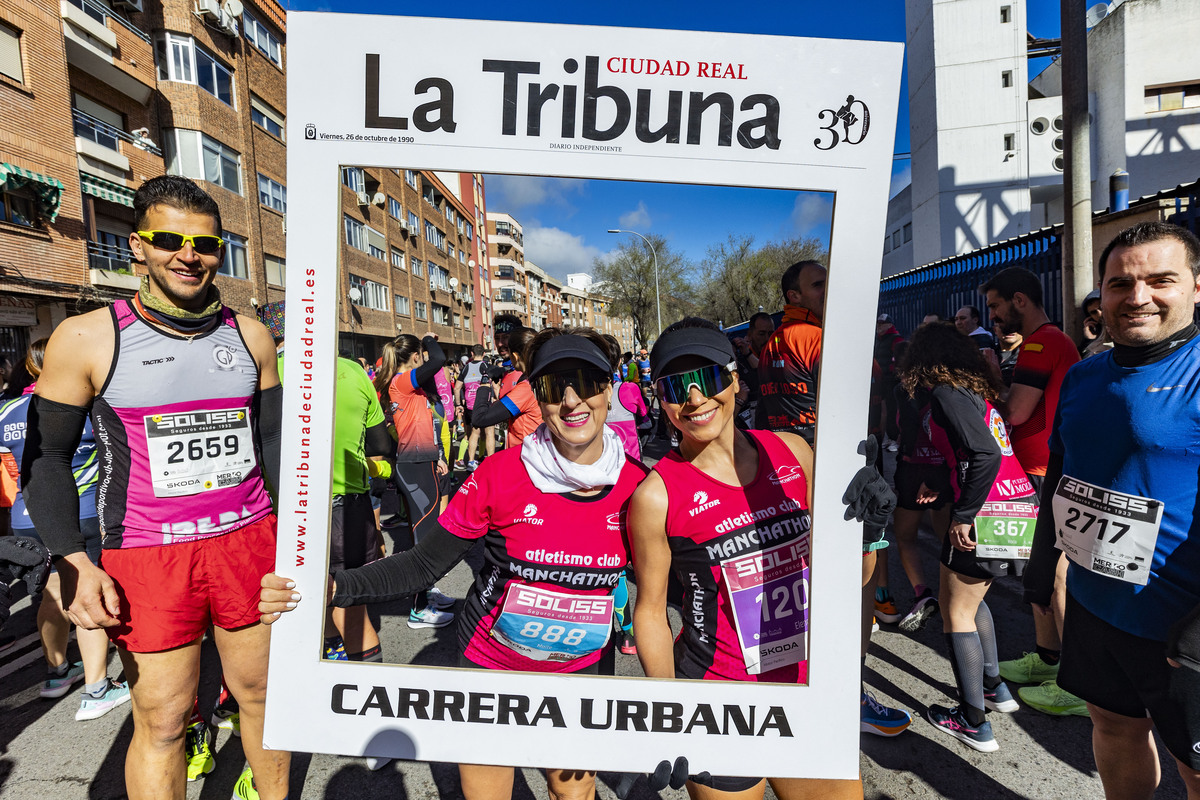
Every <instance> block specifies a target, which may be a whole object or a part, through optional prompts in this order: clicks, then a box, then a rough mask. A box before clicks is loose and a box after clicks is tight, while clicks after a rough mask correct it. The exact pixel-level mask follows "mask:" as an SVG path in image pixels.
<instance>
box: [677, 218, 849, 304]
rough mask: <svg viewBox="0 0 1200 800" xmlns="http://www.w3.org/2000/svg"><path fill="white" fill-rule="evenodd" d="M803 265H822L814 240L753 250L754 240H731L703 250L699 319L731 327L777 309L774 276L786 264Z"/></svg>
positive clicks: (821, 253)
mask: <svg viewBox="0 0 1200 800" xmlns="http://www.w3.org/2000/svg"><path fill="white" fill-rule="evenodd" d="M805 260H813V261H820V262H821V263H826V262H827V260H828V252H827V251H826V250H825V247H824V245H823V244H822V242H821V241H820V240H819V239H814V238H810V239H799V238H794V239H786V240H784V241H781V242H768V243H767V244H765V245H763V246H762V247H759V248H755V247H754V237H752V236H735V235H732V234H731V235H730V236H729V238H728V239H727V240H726V241H724V242H722V243H721V244H718V245H713V246H712V247H710V248H709V249H708V254H707V256H706V258H705V260H704V262H703V263H702V265H701V270H700V271H701V274H702V275H703V276H704V285H703V287H702V288H701V290H700V292H699V294H700V298H699V305H700V313H702V314H703V315H705V316H707V317H709V318H710V319H712V320H714V321H715V320H720V321H722V322H724V323H726V324H727V325H736V324H738V323H739V322H745V321H746V320H747V319H749V318H750V317H751V316H752V315H753V314H754V313H755V312H757V311H758V309H759V307H762V308H763V309H764V310H766V311H769V312H774V311H776V310H778V309H779V308H780V307H782V305H783V298H782V296H781V294H780V289H779V279H780V276H782V275H783V271H784V270H785V269H787V268H788V267H789V266H791V265H792V264H794V263H796V262H797V261H805Z"/></svg>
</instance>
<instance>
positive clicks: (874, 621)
mask: <svg viewBox="0 0 1200 800" xmlns="http://www.w3.org/2000/svg"><path fill="white" fill-rule="evenodd" d="M871 633H879V618H878V617H871Z"/></svg>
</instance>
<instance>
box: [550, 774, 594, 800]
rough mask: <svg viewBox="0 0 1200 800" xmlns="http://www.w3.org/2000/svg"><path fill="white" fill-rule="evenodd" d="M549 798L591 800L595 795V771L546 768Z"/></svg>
mask: <svg viewBox="0 0 1200 800" xmlns="http://www.w3.org/2000/svg"><path fill="white" fill-rule="evenodd" d="M546 789H547V792H548V794H549V795H550V800H592V798H593V797H595V796H596V773H594V772H585V771H584V770H576V769H548V770H546Z"/></svg>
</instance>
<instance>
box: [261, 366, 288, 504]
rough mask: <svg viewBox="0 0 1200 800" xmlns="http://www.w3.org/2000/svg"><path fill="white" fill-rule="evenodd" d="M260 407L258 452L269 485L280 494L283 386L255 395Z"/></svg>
mask: <svg viewBox="0 0 1200 800" xmlns="http://www.w3.org/2000/svg"><path fill="white" fill-rule="evenodd" d="M254 401H255V404H256V405H257V406H258V408H257V413H256V414H255V417H256V418H257V419H258V452H259V454H260V455H261V456H262V471H263V475H264V476H265V477H266V479H267V483H269V484H270V485H271V488H273V489H274V490H275V493H276V495H277V496H278V494H279V442H280V438H281V436H280V433H281V431H282V429H283V384H279V385H276V386H272V387H271V388H270V389H263V390H261V391H258V392H255V393H254Z"/></svg>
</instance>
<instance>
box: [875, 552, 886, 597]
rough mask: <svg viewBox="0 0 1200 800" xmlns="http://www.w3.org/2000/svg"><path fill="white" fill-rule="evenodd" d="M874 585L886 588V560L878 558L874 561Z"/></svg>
mask: <svg viewBox="0 0 1200 800" xmlns="http://www.w3.org/2000/svg"><path fill="white" fill-rule="evenodd" d="M875 586H876V588H879V589H887V588H888V560H887V558H880V559H878V560H876V562H875Z"/></svg>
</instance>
